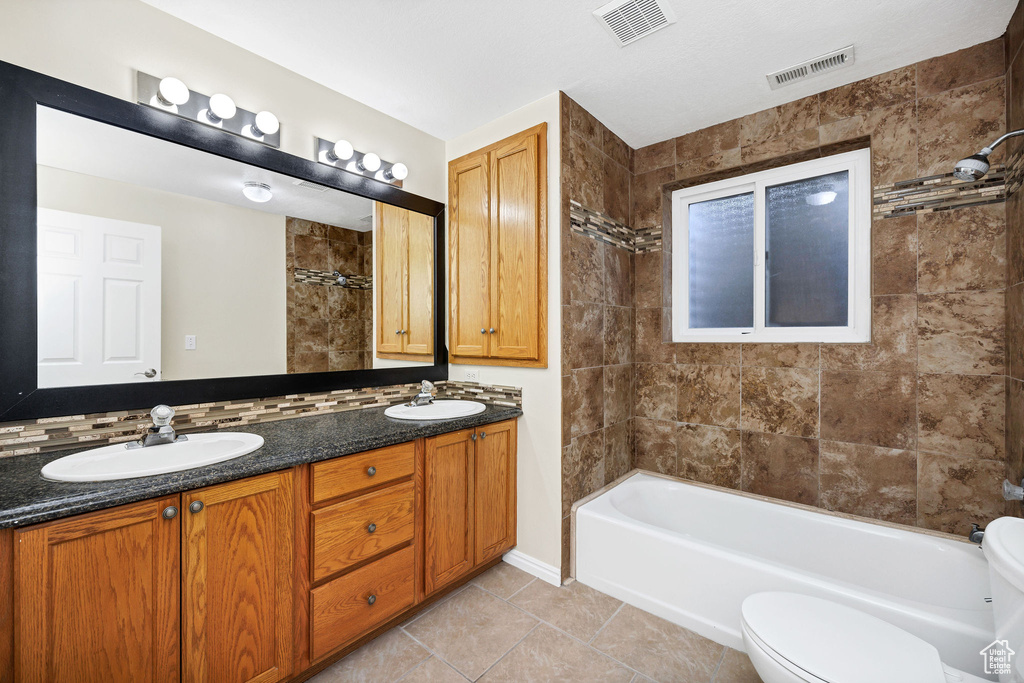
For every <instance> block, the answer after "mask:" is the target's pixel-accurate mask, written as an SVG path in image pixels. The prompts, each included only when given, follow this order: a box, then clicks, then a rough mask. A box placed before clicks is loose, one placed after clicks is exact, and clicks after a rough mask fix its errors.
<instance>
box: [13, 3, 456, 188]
mask: <svg viewBox="0 0 1024 683" xmlns="http://www.w3.org/2000/svg"><path fill="white" fill-rule="evenodd" d="M0 17H2V20H0V60H3V61H5V62H11V63H13V64H17V65H18V66H22V67H25V68H28V69H32V70H33V71H39V72H42V73H44V74H47V75H50V76H55V77H57V78H60V79H63V80H66V81H70V82H72V83H75V84H77V85H81V86H85V87H87V88H91V89H92V90H98V91H100V92H103V93H106V94H108V95H113V96H114V97H119V98H121V99H124V100H128V101H130V102H134V101H135V71H136V70H141V71H145V72H147V73H150V74H153V75H154V76H160V77H163V76H177V77H178V78H181V79H182V80H184V81H185V83H186V84H188V86H189V87H190V88H192V89H193V90H196V91H198V92H202V93H205V94H207V95H212V94H214V93H216V92H226V93H227V94H229V95H231V97H233V98H234V99H235V102H236V103H237V104H238V106H239V107H242V108H244V109H248V110H250V111H259V110H261V109H269V110H270V111H272V112H274V113H275V114H277V116H278V118H280V119H281V149H282V150H283V151H285V152H289V153H290V154H294V155H296V156H300V157H303V158H306V159H311V158H312V149H313V137H314V136H316V135H319V136H320V137H324V138H328V139H335V138H341V137H344V138H346V139H348V140H350V141H351V142H352V144H353V145H355V147H356V149H362V150H372V151H375V152H377V153H378V154H380V155H381V157H383V158H384V159H388V160H389V161H402V162H404V163H405V164H406V165H407V166H408V167H409V177H408V179H407V180H406V181H405V189H407V190H408V191H410V192H413V193H416V194H421V195H425V196H427V197H430V198H431V199H435V200H437V201H444V189H445V182H446V181H445V174H446V170H445V164H444V142H442V141H441V140H439V139H437V138H435V137H433V136H432V135H428V134H426V133H424V132H423V131H420V130H417V129H416V128H413V127H412V126H409V125H407V124H405V123H402V122H400V121H398V120H397V119H393V118H391V117H390V116H387V115H385V114H382V113H381V112H379V111H377V110H375V109H371V108H370V107H368V106H366V105H364V104H361V103H359V102H356V101H355V100H352V99H350V98H348V97H345V96H344V95H341V94H340V93H337V92H335V91H333V90H330V89H328V88H326V87H324V86H322V85H319V84H318V83H314V82H313V81H311V80H308V79H306V78H303V77H301V76H299V75H298V74H296V73H294V72H292V71H288V70H287V69H285V68H283V67H281V66H278V65H276V64H274V63H273V62H270V61H267V60H265V59H263V58H262V57H258V56H257V55H255V54H253V53H251V52H248V51H246V50H243V49H242V48H240V47H237V46H236V45H233V44H231V43H229V42H227V41H226V40H223V39H221V38H218V37H216V36H214V35H212V34H210V33H207V32H205V31H202V30H200V29H198V28H196V27H195V26H192V25H191V24H187V23H185V22H183V21H181V20H180V19H176V18H174V17H172V16H171V15H169V14H165V13H163V12H161V11H160V10H157V9H155V8H153V7H151V6H149V5H146V4H144V3H142V2H138V0H0ZM310 30H311V31H312V30H313V27H310ZM322 39H323V40H330V34H329V32H326V33H324V34H323V36H322ZM338 54H339V56H340V58H344V54H343V51H341V50H339V53H338ZM395 68H401V65H396V67H395ZM382 87H386V86H383V85H382Z"/></svg>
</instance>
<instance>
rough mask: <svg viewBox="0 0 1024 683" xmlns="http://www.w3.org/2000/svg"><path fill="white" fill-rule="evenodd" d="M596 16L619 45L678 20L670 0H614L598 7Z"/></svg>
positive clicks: (628, 42) (626, 43) (595, 11)
mask: <svg viewBox="0 0 1024 683" xmlns="http://www.w3.org/2000/svg"><path fill="white" fill-rule="evenodd" d="M594 16H595V17H597V20H598V21H599V22H600V23H601V25H602V26H604V27H605V29H606V30H607V31H608V33H610V34H611V35H612V38H614V39H615V41H616V42H617V43H618V44H619V47H622V46H623V45H629V44H630V43H632V42H635V41H637V40H640V39H641V38H643V37H644V36H648V35H650V34H652V33H654V32H655V31H657V30H659V29H663V28H665V27H666V26H668V25H669V24H674V23H676V15H675V13H674V12H673V11H672V8H671V7H669V6H668V2H667V1H666V0H612V1H611V2H609V3H608V4H607V5H602V6H601V7H599V8H597V9H596V10H594Z"/></svg>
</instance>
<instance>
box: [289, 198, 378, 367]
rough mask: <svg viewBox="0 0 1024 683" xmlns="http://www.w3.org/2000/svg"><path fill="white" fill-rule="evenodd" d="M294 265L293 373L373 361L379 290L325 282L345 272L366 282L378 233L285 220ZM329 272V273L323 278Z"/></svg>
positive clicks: (291, 313) (291, 309)
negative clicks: (375, 298)
mask: <svg viewBox="0 0 1024 683" xmlns="http://www.w3.org/2000/svg"><path fill="white" fill-rule="evenodd" d="M285 233H286V234H285V239H286V244H287V256H286V260H287V264H286V267H287V269H288V372H328V371H335V370H361V369H366V368H370V367H372V366H373V358H372V351H373V347H372V343H371V340H372V338H373V330H372V329H371V328H372V327H373V293H372V291H371V289H370V288H369V286H367V287H338V286H330V287H326V286H324V283H323V280H324V277H326V278H329V280H331V281H333V280H334V279H335V278H333V277H331V276H330V274H331V273H333V272H334V271H336V270H337V271H339V272H341V273H343V274H345V275H350V276H355V279H356V282H358V283H360V284H363V279H364V278H365V279H366V284H367V285H368V281H369V279H370V278H371V277H372V275H373V261H372V259H373V233H372V232H369V231H368V232H359V231H356V230H347V229H345V228H338V227H335V226H333V225H327V224H325V223H315V222H312V221H306V220H301V219H298V218H288V219H287V220H286V221H285ZM318 274H323V275H324V277H319V276H318Z"/></svg>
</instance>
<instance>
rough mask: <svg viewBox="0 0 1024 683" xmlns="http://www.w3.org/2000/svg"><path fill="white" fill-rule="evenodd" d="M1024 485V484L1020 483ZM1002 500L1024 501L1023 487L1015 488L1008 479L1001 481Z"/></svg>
mask: <svg viewBox="0 0 1024 683" xmlns="http://www.w3.org/2000/svg"><path fill="white" fill-rule="evenodd" d="M1021 483H1022V484H1024V482H1021ZM1003 498H1004V499H1006V500H1024V487H1022V486H1015V485H1014V484H1012V483H1010V480H1009V479H1003Z"/></svg>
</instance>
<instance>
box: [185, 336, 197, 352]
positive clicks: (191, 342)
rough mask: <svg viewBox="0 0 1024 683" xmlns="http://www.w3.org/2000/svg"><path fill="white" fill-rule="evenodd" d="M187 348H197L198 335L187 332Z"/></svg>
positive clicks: (187, 349) (191, 349)
mask: <svg viewBox="0 0 1024 683" xmlns="http://www.w3.org/2000/svg"><path fill="white" fill-rule="evenodd" d="M185 350H186V351H195V350H196V335H194V334H186V335H185Z"/></svg>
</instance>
